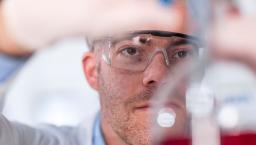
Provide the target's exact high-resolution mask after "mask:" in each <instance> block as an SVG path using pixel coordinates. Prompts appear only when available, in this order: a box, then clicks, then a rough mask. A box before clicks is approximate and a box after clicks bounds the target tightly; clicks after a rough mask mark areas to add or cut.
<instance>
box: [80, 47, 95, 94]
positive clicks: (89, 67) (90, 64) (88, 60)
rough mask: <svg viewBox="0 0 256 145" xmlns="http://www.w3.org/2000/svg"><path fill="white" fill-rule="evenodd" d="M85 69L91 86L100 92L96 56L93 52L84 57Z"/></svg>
mask: <svg viewBox="0 0 256 145" xmlns="http://www.w3.org/2000/svg"><path fill="white" fill-rule="evenodd" d="M83 69H84V74H85V77H86V79H87V81H88V83H89V85H90V86H91V87H92V88H93V89H95V90H98V71H97V62H96V55H95V54H94V53H93V52H87V53H85V55H84V57H83Z"/></svg>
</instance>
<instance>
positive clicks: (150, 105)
mask: <svg viewBox="0 0 256 145" xmlns="http://www.w3.org/2000/svg"><path fill="white" fill-rule="evenodd" d="M155 106H156V104H154V103H152V102H151V103H145V104H140V105H137V106H136V107H135V110H141V111H142V110H148V109H153V108H154V107H155ZM162 106H163V107H166V108H168V107H169V108H173V109H184V107H183V106H184V105H182V104H181V103H178V102H167V103H164V104H162Z"/></svg>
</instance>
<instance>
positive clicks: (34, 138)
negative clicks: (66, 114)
mask: <svg viewBox="0 0 256 145" xmlns="http://www.w3.org/2000/svg"><path fill="white" fill-rule="evenodd" d="M95 119H96V114H95V115H92V116H90V117H88V118H87V119H86V120H85V121H84V123H82V124H80V125H79V126H77V127H56V126H51V125H42V126H39V127H29V126H26V125H23V124H20V123H16V122H11V121H9V120H7V119H6V118H5V117H4V116H3V115H0V145H92V133H93V124H94V121H95Z"/></svg>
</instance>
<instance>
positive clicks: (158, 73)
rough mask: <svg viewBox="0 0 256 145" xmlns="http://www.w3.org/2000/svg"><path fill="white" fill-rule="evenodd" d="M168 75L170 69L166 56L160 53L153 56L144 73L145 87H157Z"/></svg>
mask: <svg viewBox="0 0 256 145" xmlns="http://www.w3.org/2000/svg"><path fill="white" fill-rule="evenodd" d="M167 73H168V67H167V65H166V61H165V57H164V54H163V53H160V52H159V53H157V54H155V55H154V56H153V58H152V60H151V62H150V64H149V65H148V67H147V68H146V70H145V71H144V74H143V75H144V76H143V85H145V86H157V85H159V84H160V83H161V81H162V79H163V78H164V77H165V76H166V75H167Z"/></svg>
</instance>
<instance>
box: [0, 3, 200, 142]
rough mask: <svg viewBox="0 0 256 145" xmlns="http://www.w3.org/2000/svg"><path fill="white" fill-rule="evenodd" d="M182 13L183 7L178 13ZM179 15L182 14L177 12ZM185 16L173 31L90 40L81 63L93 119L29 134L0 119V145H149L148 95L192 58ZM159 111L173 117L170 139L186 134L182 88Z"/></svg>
mask: <svg viewBox="0 0 256 145" xmlns="http://www.w3.org/2000/svg"><path fill="white" fill-rule="evenodd" d="M177 9H179V10H181V11H184V10H185V9H184V4H182V5H181V6H180V7H179V8H177ZM183 13H184V12H183ZM184 19H185V15H182V16H181V17H180V19H179V20H177V21H179V22H180V23H179V25H178V27H174V28H173V29H171V31H170V27H161V26H154V25H155V24H151V23H149V24H148V25H145V26H141V27H140V28H136V29H135V28H132V30H131V31H128V32H127V33H126V32H124V33H117V34H115V33H114V34H115V35H107V36H106V37H104V36H101V37H97V39H96V38H94V39H90V42H91V45H90V46H91V51H90V52H87V53H86V54H85V57H84V59H83V65H84V72H85V75H86V78H87V80H88V82H89V84H90V85H91V86H92V87H93V88H94V89H96V90H97V91H98V92H99V95H100V104H101V110H100V113H99V115H96V116H93V119H91V120H89V121H88V120H87V121H86V122H85V124H86V125H82V126H81V127H79V128H70V127H62V128H55V127H49V126H47V127H40V128H38V129H33V128H30V127H27V126H24V125H21V124H18V123H12V122H9V121H8V120H6V119H5V118H4V117H3V116H1V121H0V122H1V123H0V126H1V131H0V133H1V134H2V135H3V136H1V138H0V143H1V144H13V145H16V144H19V145H22V144H24V145H29V144H31V145H32V144H33V145H41V144H42V145H83V144H84V145H85V144H86V145H89V144H94V145H100V144H108V145H126V144H132V145H150V144H153V134H152V131H151V128H152V125H153V122H152V118H151V115H152V113H151V112H153V109H152V107H151V105H150V104H151V103H150V102H151V100H152V98H153V94H154V92H155V91H156V89H157V88H158V87H159V86H162V85H164V83H163V82H162V81H163V80H165V77H166V76H167V74H168V73H170V72H173V73H174V74H175V68H176V66H177V65H178V64H181V63H183V62H186V61H188V60H189V59H190V57H192V56H194V54H195V53H197V46H196V45H195V43H194V40H195V39H194V38H193V37H191V36H188V35H186V34H183V33H186V32H187V31H186V30H185V29H184V28H185V26H184V24H185V23H182V22H183V20H184ZM172 96H173V99H172V101H170V102H168V104H166V106H165V107H168V108H170V109H172V110H173V111H174V112H175V114H176V121H175V124H174V126H173V127H172V128H171V133H172V135H174V136H175V135H183V134H184V133H186V126H185V124H186V120H187V118H186V110H185V103H184V100H185V99H184V96H185V88H184V86H183V85H181V86H179V87H177V91H175V93H174V94H173V95H172Z"/></svg>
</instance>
